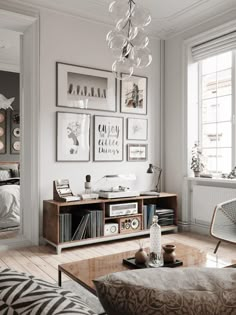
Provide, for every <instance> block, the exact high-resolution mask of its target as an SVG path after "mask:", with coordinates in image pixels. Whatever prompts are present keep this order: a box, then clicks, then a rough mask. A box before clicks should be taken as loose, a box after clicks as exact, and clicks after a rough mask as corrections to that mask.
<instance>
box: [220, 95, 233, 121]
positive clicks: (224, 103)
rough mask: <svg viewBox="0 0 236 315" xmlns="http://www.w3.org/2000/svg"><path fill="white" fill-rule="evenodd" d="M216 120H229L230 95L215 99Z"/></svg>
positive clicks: (230, 117) (230, 108)
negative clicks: (216, 104)
mask: <svg viewBox="0 0 236 315" xmlns="http://www.w3.org/2000/svg"><path fill="white" fill-rule="evenodd" d="M217 103H218V106H217V120H218V121H231V119H232V96H231V95H230V96H223V97H219V98H218V99H217Z"/></svg>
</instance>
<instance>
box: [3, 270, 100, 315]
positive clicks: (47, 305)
mask: <svg viewBox="0 0 236 315" xmlns="http://www.w3.org/2000/svg"><path fill="white" fill-rule="evenodd" d="M0 314H14V315H16V314H22V315H23V314H24V315H32V314H40V315H49V314H50V315H56V314H57V315H58V314H60V315H62V314H67V315H69V314H82V315H95V313H94V312H93V311H91V310H90V309H89V307H88V306H87V305H86V304H85V303H84V302H83V301H82V300H81V299H80V298H79V297H78V296H76V295H75V294H73V293H72V292H70V291H66V290H62V289H60V288H59V287H57V286H55V285H52V284H51V283H48V282H46V281H43V280H40V279H37V278H35V277H33V276H30V275H27V274H25V273H19V272H16V271H12V270H10V269H0Z"/></svg>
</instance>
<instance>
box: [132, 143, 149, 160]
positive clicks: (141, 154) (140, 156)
mask: <svg viewBox="0 0 236 315" xmlns="http://www.w3.org/2000/svg"><path fill="white" fill-rule="evenodd" d="M147 158H148V145H147V144H128V145H127V161H129V162H141V161H147Z"/></svg>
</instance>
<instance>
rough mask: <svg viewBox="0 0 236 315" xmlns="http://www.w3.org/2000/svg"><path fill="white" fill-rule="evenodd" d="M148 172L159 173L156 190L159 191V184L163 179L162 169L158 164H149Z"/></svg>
mask: <svg viewBox="0 0 236 315" xmlns="http://www.w3.org/2000/svg"><path fill="white" fill-rule="evenodd" d="M147 173H148V174H154V173H156V174H157V184H156V189H155V190H154V191H156V192H159V184H160V179H161V173H162V169H161V168H160V167H158V166H155V165H153V164H149V167H148V169H147Z"/></svg>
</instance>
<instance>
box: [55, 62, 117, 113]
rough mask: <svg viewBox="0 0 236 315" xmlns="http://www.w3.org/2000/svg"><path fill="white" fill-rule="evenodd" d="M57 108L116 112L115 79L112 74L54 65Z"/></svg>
mask: <svg viewBox="0 0 236 315" xmlns="http://www.w3.org/2000/svg"><path fill="white" fill-rule="evenodd" d="M56 73H57V75H56V77H57V79H56V81H57V92H56V93H57V106H63V107H72V108H80V109H92V110H103V111H111V112H115V111H116V84H117V82H116V79H115V77H114V75H113V74H112V72H110V71H105V70H99V69H93V68H87V67H81V66H76V65H70V64H65V63H60V62H57V63H56Z"/></svg>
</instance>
